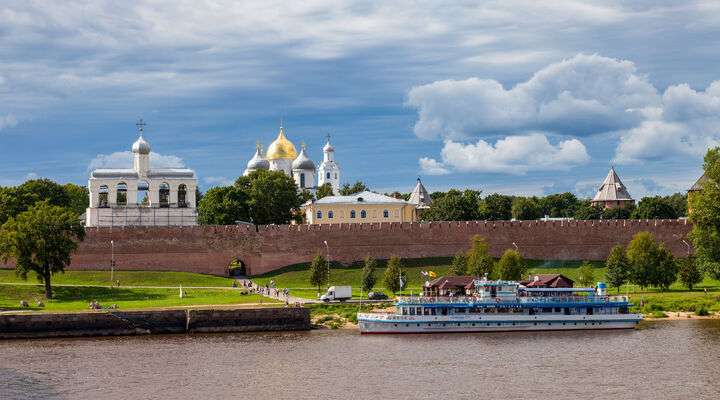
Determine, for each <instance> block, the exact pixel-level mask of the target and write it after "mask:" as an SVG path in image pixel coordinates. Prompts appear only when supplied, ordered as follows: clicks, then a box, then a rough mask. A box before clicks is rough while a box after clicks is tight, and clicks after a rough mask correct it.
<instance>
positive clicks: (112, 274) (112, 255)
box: [110, 240, 115, 285]
mask: <svg viewBox="0 0 720 400" xmlns="http://www.w3.org/2000/svg"><path fill="white" fill-rule="evenodd" d="M114 281H115V241H114V240H111V241H110V284H111V285H112V283H113V282H114Z"/></svg>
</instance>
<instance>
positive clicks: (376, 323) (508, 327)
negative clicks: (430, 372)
mask: <svg viewBox="0 0 720 400" xmlns="http://www.w3.org/2000/svg"><path fill="white" fill-rule="evenodd" d="M640 320H642V315H641V314H606V315H602V314H600V315H560V314H558V315H512V314H505V315H492V316H488V315H483V314H479V315H462V316H412V315H396V314H373V313H360V314H358V325H359V327H360V333H452V332H500V331H503V332H504V331H547V330H586V329H632V328H634V327H635V326H636V325H637V324H638V323H639V322H640Z"/></svg>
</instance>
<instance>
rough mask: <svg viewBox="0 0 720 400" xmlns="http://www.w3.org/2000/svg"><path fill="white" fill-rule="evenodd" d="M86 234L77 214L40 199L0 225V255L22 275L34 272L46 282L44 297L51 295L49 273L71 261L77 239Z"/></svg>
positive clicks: (41, 280)
mask: <svg viewBox="0 0 720 400" xmlns="http://www.w3.org/2000/svg"><path fill="white" fill-rule="evenodd" d="M84 238H85V230H84V229H83V227H82V224H81V223H80V221H79V220H78V215H77V214H76V213H75V212H73V211H72V210H70V209H68V208H64V207H59V206H54V205H51V204H49V203H48V202H41V203H38V204H36V205H34V206H32V207H31V208H30V209H29V210H27V211H24V212H22V213H20V214H18V215H17V216H16V217H10V219H8V220H7V222H5V223H4V224H3V225H2V228H0V257H1V258H2V259H3V260H5V261H8V260H10V259H12V260H13V261H14V262H15V271H16V272H17V274H18V275H19V276H20V277H22V278H23V279H27V274H28V272H31V271H32V272H35V274H36V275H37V278H38V280H39V281H40V282H42V283H44V284H45V298H47V299H51V298H52V285H51V277H52V275H53V274H55V273H57V272H64V271H65V267H66V266H68V265H70V261H71V254H72V253H73V251H75V250H76V249H77V247H78V244H77V242H78V241H82V240H83V239H84Z"/></svg>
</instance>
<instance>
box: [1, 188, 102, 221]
mask: <svg viewBox="0 0 720 400" xmlns="http://www.w3.org/2000/svg"><path fill="white" fill-rule="evenodd" d="M86 199H88V198H87V197H86ZM41 201H47V202H48V204H50V205H55V206H60V207H69V206H71V204H70V202H71V199H70V196H69V195H68V192H67V191H66V190H65V188H64V187H63V186H61V185H58V184H57V183H55V182H53V181H51V180H50V179H31V180H28V181H26V182H25V183H23V184H21V185H19V186H15V187H6V188H0V224H2V223H4V222H5V221H7V220H8V218H10V217H14V216H16V215H18V214H20V213H21V212H23V211H26V210H28V209H29V208H30V207H32V206H33V205H35V204H37V203H38V202H41ZM84 211H85V210H84V209H82V211H80V213H82V212H84Z"/></svg>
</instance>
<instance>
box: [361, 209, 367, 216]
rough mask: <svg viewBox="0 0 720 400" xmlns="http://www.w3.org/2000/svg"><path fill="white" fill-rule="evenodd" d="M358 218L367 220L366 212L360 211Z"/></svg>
mask: <svg viewBox="0 0 720 400" xmlns="http://www.w3.org/2000/svg"><path fill="white" fill-rule="evenodd" d="M360 218H367V212H365V210H360Z"/></svg>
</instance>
